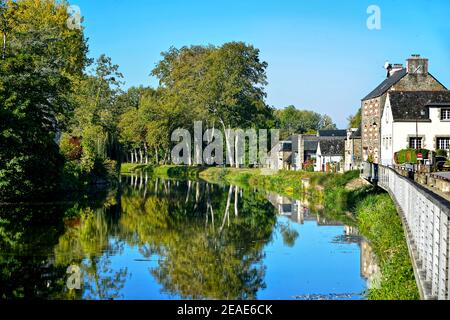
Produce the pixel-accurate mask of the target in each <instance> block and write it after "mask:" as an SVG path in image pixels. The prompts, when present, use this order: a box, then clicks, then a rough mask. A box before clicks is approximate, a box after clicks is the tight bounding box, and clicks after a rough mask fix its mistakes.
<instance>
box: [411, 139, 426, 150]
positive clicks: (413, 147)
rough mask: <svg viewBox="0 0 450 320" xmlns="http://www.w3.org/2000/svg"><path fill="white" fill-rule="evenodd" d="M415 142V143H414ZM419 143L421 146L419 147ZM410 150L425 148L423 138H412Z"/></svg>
mask: <svg viewBox="0 0 450 320" xmlns="http://www.w3.org/2000/svg"><path fill="white" fill-rule="evenodd" d="M413 141H414V143H413ZM418 142H420V144H419V145H418ZM409 148H410V149H416V150H417V149H422V148H423V138H422V137H418V138H417V137H410V138H409Z"/></svg>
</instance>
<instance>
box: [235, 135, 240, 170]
mask: <svg viewBox="0 0 450 320" xmlns="http://www.w3.org/2000/svg"><path fill="white" fill-rule="evenodd" d="M238 146H239V135H236V137H235V138H234V156H235V158H236V169H239V168H240V163H239V152H238V149H239V147H238Z"/></svg>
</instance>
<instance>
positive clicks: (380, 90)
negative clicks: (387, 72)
mask: <svg viewBox="0 0 450 320" xmlns="http://www.w3.org/2000/svg"><path fill="white" fill-rule="evenodd" d="M406 75H407V71H406V68H403V69H402V70H400V71H397V72H395V73H394V74H393V75H392V76H390V77H389V78H386V80H384V81H383V82H382V83H381V84H380V85H379V86H378V87H376V88H375V90H373V91H372V92H371V93H369V94H368V95H367V96H366V97H364V98H363V100H367V99H373V98H377V97H379V96H381V95H383V94H384V93H385V92H386V91H388V90H389V89H390V88H391V87H392V86H393V85H394V84H396V83H397V82H399V81H400V80H401V79H402V78H403V77H404V76H406Z"/></svg>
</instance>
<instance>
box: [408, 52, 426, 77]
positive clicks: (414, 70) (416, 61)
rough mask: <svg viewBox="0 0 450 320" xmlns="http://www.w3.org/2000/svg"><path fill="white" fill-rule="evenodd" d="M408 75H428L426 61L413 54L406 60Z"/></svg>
mask: <svg viewBox="0 0 450 320" xmlns="http://www.w3.org/2000/svg"><path fill="white" fill-rule="evenodd" d="M406 63H407V68H408V73H409V74H420V75H427V74H428V59H426V58H422V57H421V56H420V54H413V55H411V57H410V58H409V59H408V60H406Z"/></svg>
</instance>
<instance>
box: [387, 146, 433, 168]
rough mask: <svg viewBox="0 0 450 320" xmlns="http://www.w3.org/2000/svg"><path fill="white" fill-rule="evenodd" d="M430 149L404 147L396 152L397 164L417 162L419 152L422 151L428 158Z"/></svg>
mask: <svg viewBox="0 0 450 320" xmlns="http://www.w3.org/2000/svg"><path fill="white" fill-rule="evenodd" d="M429 152H430V150H427V149H419V150H416V149H403V150H400V151H398V152H396V153H395V156H394V159H395V163H397V164H405V163H417V154H418V153H422V154H423V156H424V158H427V156H428V154H429Z"/></svg>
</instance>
